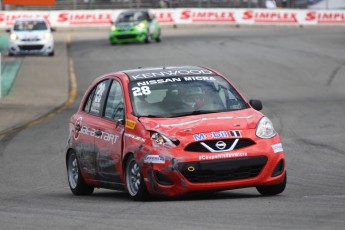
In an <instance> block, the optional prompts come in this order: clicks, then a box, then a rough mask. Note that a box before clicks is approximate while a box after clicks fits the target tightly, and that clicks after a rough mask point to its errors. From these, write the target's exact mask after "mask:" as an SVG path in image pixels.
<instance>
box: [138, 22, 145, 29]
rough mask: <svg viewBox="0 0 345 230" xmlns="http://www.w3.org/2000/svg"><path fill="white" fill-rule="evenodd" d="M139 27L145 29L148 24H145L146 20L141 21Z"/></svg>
mask: <svg viewBox="0 0 345 230" xmlns="http://www.w3.org/2000/svg"><path fill="white" fill-rule="evenodd" d="M137 27H138V28H139V29H142V30H143V29H145V28H146V24H145V22H140V23H139V24H138V25H137Z"/></svg>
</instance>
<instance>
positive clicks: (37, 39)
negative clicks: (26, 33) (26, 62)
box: [21, 38, 41, 42]
mask: <svg viewBox="0 0 345 230" xmlns="http://www.w3.org/2000/svg"><path fill="white" fill-rule="evenodd" d="M39 40H41V39H39V38H23V39H21V41H23V42H37V41H39Z"/></svg>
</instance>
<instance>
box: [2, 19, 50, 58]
mask: <svg viewBox="0 0 345 230" xmlns="http://www.w3.org/2000/svg"><path fill="white" fill-rule="evenodd" d="M6 31H7V32H9V33H10V39H9V47H8V48H9V50H8V54H9V55H10V56H13V55H17V54H47V55H49V56H54V38H53V34H52V32H54V31H55V29H53V28H51V27H50V26H49V24H48V23H47V21H46V20H45V19H43V18H21V19H17V20H15V22H14V24H13V26H12V28H11V29H7V30H6Z"/></svg>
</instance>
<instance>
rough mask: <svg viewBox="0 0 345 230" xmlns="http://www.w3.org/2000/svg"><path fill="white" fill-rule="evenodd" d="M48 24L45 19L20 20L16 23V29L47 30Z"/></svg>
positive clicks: (14, 28)
mask: <svg viewBox="0 0 345 230" xmlns="http://www.w3.org/2000/svg"><path fill="white" fill-rule="evenodd" d="M47 29H48V28H47V25H46V23H45V22H43V21H18V22H16V23H15V24H14V27H13V30H14V31H33V30H47Z"/></svg>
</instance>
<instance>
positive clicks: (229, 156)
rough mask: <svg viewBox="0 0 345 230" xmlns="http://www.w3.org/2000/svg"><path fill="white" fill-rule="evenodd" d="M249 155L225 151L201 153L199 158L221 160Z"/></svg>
mask: <svg viewBox="0 0 345 230" xmlns="http://www.w3.org/2000/svg"><path fill="white" fill-rule="evenodd" d="M247 155H248V154H247V153H223V154H216V155H201V156H199V160H219V159H226V158H234V157H246V156H247Z"/></svg>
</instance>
